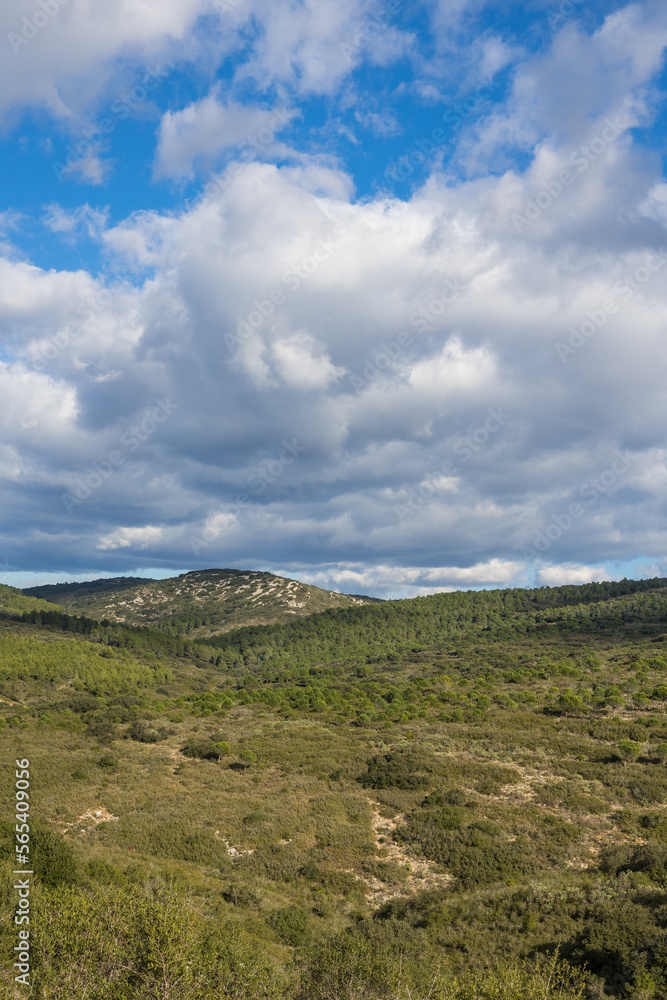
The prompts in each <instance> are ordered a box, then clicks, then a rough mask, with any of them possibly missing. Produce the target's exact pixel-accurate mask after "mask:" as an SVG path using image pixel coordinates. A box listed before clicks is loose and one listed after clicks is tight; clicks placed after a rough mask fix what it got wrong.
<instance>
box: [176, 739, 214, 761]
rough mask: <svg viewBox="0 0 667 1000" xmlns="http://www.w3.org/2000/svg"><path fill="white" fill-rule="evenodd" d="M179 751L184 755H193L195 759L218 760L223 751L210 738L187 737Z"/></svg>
mask: <svg viewBox="0 0 667 1000" xmlns="http://www.w3.org/2000/svg"><path fill="white" fill-rule="evenodd" d="M181 753H182V754H183V755H184V756H185V757H194V758H195V759H196V760H220V758H221V757H222V755H223V753H222V751H221V750H220V749H219V747H218V746H217V745H216V744H215V743H213V742H212V741H211V740H198V739H194V738H193V739H189V740H188V741H187V743H186V744H185V746H183V747H181Z"/></svg>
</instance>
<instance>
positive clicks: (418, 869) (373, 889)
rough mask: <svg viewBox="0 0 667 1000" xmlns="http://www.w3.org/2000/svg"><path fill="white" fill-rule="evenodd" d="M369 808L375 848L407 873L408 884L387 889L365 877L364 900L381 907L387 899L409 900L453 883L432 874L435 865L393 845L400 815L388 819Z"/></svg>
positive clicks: (376, 808)
mask: <svg viewBox="0 0 667 1000" xmlns="http://www.w3.org/2000/svg"><path fill="white" fill-rule="evenodd" d="M369 802H370V807H371V823H372V825H373V832H374V833H375V844H376V847H377V849H378V851H380V852H381V858H382V860H383V861H393V862H394V863H395V864H397V865H400V866H401V868H404V869H407V871H408V878H407V881H406V882H405V883H404V884H403V885H400V886H388V885H386V884H385V883H384V882H381V881H380V880H379V879H377V878H374V877H369V876H366V878H365V881H366V882H367V883H368V885H369V890H368V892H366V894H365V895H366V898H367V899H370V900H371V902H373V903H375V904H378V903H384V902H386V901H387V900H388V899H394V898H395V897H396V896H411V895H413V893H415V892H420V891H421V890H422V889H441V888H443V887H444V886H446V885H450V884H451V883H452V881H453V879H452V876H451V875H446V874H444V873H442V872H436V871H435V867H436V866H435V863H434V862H433V861H427V860H426V858H418V857H416V856H415V855H414V854H412V853H411V852H410V850H409V848H407V847H403V846H402V845H401V844H398V843H396V841H395V840H394V833H395V831H396V828H397V826H398V824H399V823H401V822H403V820H404V819H405V817H404V816H403V815H400V814H399V815H398V816H395V817H394V819H387V818H386V817H385V816H382V815H381V813H380V812H379V808H380V806H379V804H378V803H377V802H373V801H371V800H369Z"/></svg>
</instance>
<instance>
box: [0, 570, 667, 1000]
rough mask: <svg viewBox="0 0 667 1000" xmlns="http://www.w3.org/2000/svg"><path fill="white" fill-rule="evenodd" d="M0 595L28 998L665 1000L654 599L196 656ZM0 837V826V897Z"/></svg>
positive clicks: (429, 623) (233, 634) (378, 610)
mask: <svg viewBox="0 0 667 1000" xmlns="http://www.w3.org/2000/svg"><path fill="white" fill-rule="evenodd" d="M125 592H126V593H132V592H133V590H132V587H128V588H126V589H125ZM245 593H247V591H241V594H242V595H244V594H245ZM0 597H1V598H2V602H3V603H4V610H2V609H0V744H1V745H2V754H0V773H2V774H4V776H5V782H6V786H7V790H8V791H7V794H8V796H10V795H11V794H15V793H14V792H13V791H12V790H13V788H14V786H15V784H16V782H15V765H14V761H15V760H21V759H28V760H29V761H30V766H29V771H30V800H29V801H30V845H29V846H30V851H31V852H32V853H31V854H30V858H31V865H32V868H33V869H34V873H35V874H34V886H33V890H32V895H31V907H32V909H31V920H32V919H33V916H34V935H35V937H34V942H33V941H31V944H32V943H34V946H35V950H34V959H33V965H32V972H31V975H32V977H33V989H34V991H35V993H36V995H37V994H39V995H40V996H41V995H44V996H49V997H51V998H52V1000H65V998H67V1000H69V998H70V997H73V996H86V997H91V998H94V1000H149V998H150V1000H154V998H155V997H158V996H159V997H169V1000H195V998H197V1000H222V998H225V1000H255V998H258V997H261V998H264V1000H288V998H289V1000H331V998H333V997H335V998H336V1000H361V998H363V1000H397V998H398V1000H408V998H412V1000H426V998H427V997H430V998H431V1000H445V998H447V1000H470V998H471V997H476V998H478V1000H538V998H539V1000H555V998H556V997H560V998H561V1000H583V998H584V997H587V998H593V997H596V998H605V997H609V998H612V997H613V998H623V1000H625V998H633V1000H649V998H653V1000H658V998H661V997H664V996H667V916H666V914H667V892H666V890H665V886H666V885H667V818H666V817H667V767H665V762H667V714H666V707H667V642H666V640H667V580H663V579H655V580H642V581H632V580H623V581H620V582H618V583H602V584H587V585H584V586H577V587H563V588H538V589H534V590H520V589H514V590H502V591H483V592H474V591H471V592H459V593H453V594H437V595H433V596H431V597H424V598H416V599H413V600H404V601H387V602H382V603H377V604H369V605H359V606H356V607H347V608H345V607H343V608H339V609H328V610H324V611H320V612H318V613H316V614H312V615H308V616H305V617H292V618H291V619H287V620H286V621H285V620H283V621H282V622H281V623H274V624H271V625H263V626H251V627H244V628H240V629H236V630H230V631H227V632H225V633H224V634H223V635H218V636H214V637H210V638H209V639H208V640H207V641H202V639H201V638H198V639H197V640H196V641H192V639H191V638H190V637H184V636H182V635H175V634H172V633H170V632H169V631H164V630H155V629H150V628H147V627H145V626H136V625H131V624H127V623H119V622H110V621H108V622H105V621H98V620H96V619H95V618H93V617H88V616H87V615H83V616H81V615H79V616H75V615H71V614H68V613H67V612H66V611H65V609H64V607H63V606H62V605H54V603H51V604H45V603H44V602H42V601H41V599H40V598H39V597H36V596H31V595H27V594H23V593H21V592H19V591H13V590H12V588H4V590H3V592H2V593H0ZM12 604H14V607H12ZM8 819H9V817H8ZM15 848H16V843H15V830H14V820H13V818H11V822H9V821H8V822H6V823H2V822H0V868H2V871H3V874H4V876H5V877H4V881H3V885H5V886H6V887H11V886H12V885H13V884H14V881H12V879H13V878H14V876H13V869H14V868H16V862H15ZM15 897H16V893H14V892H12V890H11V888H5V890H4V892H3V893H0V918H2V919H0V942H1V947H0V955H3V956H5V958H4V959H3V960H2V962H3V963H4V964H2V965H0V968H1V969H2V973H1V975H2V976H3V977H4V978H3V979H2V984H6V986H7V993H6V994H4V993H2V992H1V988H2V984H0V995H2V996H4V995H7V996H8V997H9V996H13V995H14V994H13V993H12V992H10V990H11V989H12V988H13V979H12V977H13V975H14V971H13V970H12V968H11V963H12V962H13V961H14V959H12V958H9V957H8V956H10V955H12V954H13V951H12V949H13V948H14V946H15V944H16V940H15V936H16V934H15V930H16V929H15V927H14V926H13V924H12V917H13V913H14V909H15V907H16V898H15ZM32 929H33V925H32V924H31V933H32ZM63 942H64V943H63Z"/></svg>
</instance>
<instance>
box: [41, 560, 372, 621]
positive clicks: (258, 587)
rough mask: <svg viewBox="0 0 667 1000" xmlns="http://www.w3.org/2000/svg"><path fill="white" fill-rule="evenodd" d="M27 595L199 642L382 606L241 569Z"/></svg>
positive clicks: (60, 587)
mask: <svg viewBox="0 0 667 1000" xmlns="http://www.w3.org/2000/svg"><path fill="white" fill-rule="evenodd" d="M23 593H24V594H25V595H26V596H28V597H37V598H42V599H44V600H47V601H50V602H52V603H53V604H57V605H59V606H60V607H62V608H64V609H65V610H66V611H67V612H68V613H70V614H74V615H86V616H89V617H92V618H95V619H97V620H99V621H102V620H105V619H106V620H108V621H110V622H116V623H122V624H124V625H135V626H137V625H145V626H150V627H151V628H153V629H159V630H160V631H169V632H172V633H173V634H176V635H184V634H188V635H190V636H191V637H195V636H197V637H200V638H204V637H206V636H209V635H214V634H217V633H220V632H227V631H229V630H230V629H235V628H239V627H241V626H250V625H270V624H275V623H281V622H287V621H289V620H290V619H293V618H294V617H295V616H296V617H300V616H303V615H310V614H314V613H316V612H319V611H327V610H335V609H338V608H348V607H353V606H358V605H363V604H371V603H377V602H378V599H377V598H373V597H362V596H357V595H354V594H338V593H335V592H334V591H331V590H323V589H321V588H320V587H313V586H310V585H309V584H306V583H300V582H299V581H297V580H290V579H288V578H286V577H282V576H275V575H274V574H273V573H259V572H254V571H252V570H238V569H206V570H195V571H194V572H192V573H183V574H182V575H181V576H177V577H172V578H170V579H167V580H146V579H141V578H137V577H117V578H115V579H112V580H93V581H90V582H87V583H59V584H48V585H46V586H43V587H28V588H26V589H25V590H24V591H23Z"/></svg>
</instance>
